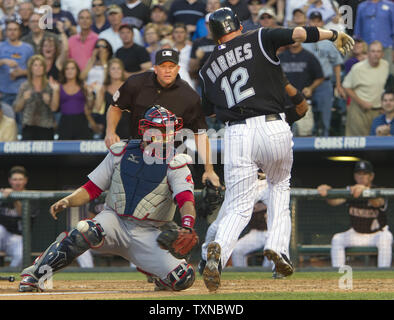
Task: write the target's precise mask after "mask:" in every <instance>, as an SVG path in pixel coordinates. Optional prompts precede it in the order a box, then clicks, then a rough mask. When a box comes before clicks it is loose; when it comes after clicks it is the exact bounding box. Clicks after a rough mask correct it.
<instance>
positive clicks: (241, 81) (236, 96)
mask: <svg viewBox="0 0 394 320" xmlns="http://www.w3.org/2000/svg"><path fill="white" fill-rule="evenodd" d="M248 80H249V73H248V70H247V69H246V68H244V67H239V68H237V69H235V70H234V71H233V72H232V73H231V75H230V81H229V79H228V78H227V77H226V76H225V77H223V78H222V82H221V89H222V90H223V91H224V94H225V95H226V101H227V106H228V108H232V107H233V106H234V105H235V104H236V103H239V102H241V101H243V100H245V99H247V98H249V97H251V96H254V95H255V92H254V89H253V87H250V88H248V89H245V90H243V91H241V88H242V87H243V86H244V85H246V84H247V82H248ZM230 83H231V84H233V85H234V89H232V88H231V85H230Z"/></svg>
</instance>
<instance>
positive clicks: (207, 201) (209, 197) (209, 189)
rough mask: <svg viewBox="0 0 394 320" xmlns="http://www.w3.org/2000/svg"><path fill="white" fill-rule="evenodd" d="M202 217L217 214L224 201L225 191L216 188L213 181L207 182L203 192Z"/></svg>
mask: <svg viewBox="0 0 394 320" xmlns="http://www.w3.org/2000/svg"><path fill="white" fill-rule="evenodd" d="M201 198H202V201H201V204H200V209H201V215H202V216H204V217H206V216H209V215H211V214H213V213H214V212H215V210H216V209H218V208H219V206H220V205H221V204H222V203H223V201H224V190H223V189H222V188H220V187H215V186H214V185H213V184H212V182H211V181H209V180H207V181H206V183H205V186H204V188H203V189H202V191H201Z"/></svg>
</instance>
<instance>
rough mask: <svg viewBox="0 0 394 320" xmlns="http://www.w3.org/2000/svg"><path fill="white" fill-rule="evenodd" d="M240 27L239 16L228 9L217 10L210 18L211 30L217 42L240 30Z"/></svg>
mask: <svg viewBox="0 0 394 320" xmlns="http://www.w3.org/2000/svg"><path fill="white" fill-rule="evenodd" d="M240 27H241V23H240V21H239V19H238V16H237V14H236V13H235V12H234V11H233V10H231V9H230V8H228V7H224V8H220V9H217V10H216V11H214V12H213V13H212V14H211V15H210V16H209V29H210V30H211V34H212V38H213V39H214V40H215V41H216V42H218V40H219V39H220V38H221V37H223V36H224V35H226V34H229V33H231V32H234V31H237V30H239V29H240Z"/></svg>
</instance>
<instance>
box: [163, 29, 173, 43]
mask: <svg viewBox="0 0 394 320" xmlns="http://www.w3.org/2000/svg"><path fill="white" fill-rule="evenodd" d="M173 30H174V27H173V26H172V25H166V26H163V27H161V28H160V38H161V40H160V41H162V40H164V39H166V40H170V41H171V42H173V40H172V31H173Z"/></svg>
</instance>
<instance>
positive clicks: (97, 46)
mask: <svg viewBox="0 0 394 320" xmlns="http://www.w3.org/2000/svg"><path fill="white" fill-rule="evenodd" d="M96 48H105V49H107V48H108V46H107V45H106V44H96Z"/></svg>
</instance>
